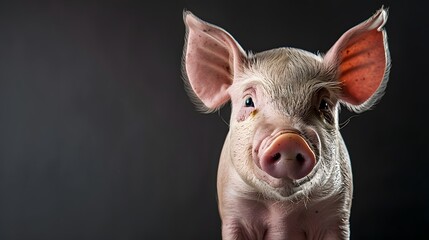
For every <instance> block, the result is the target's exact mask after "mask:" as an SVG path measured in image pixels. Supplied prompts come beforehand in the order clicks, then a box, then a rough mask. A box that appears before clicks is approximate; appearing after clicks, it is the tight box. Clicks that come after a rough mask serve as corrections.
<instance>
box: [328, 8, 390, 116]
mask: <svg viewBox="0 0 429 240" xmlns="http://www.w3.org/2000/svg"><path fill="white" fill-rule="evenodd" d="M386 21H387V12H386V10H384V9H380V10H379V11H377V13H376V14H374V15H373V16H372V17H371V18H370V19H368V20H367V21H365V22H363V23H361V24H359V25H357V26H355V27H353V28H351V29H350V30H348V31H347V32H346V33H344V34H343V35H342V36H341V38H340V39H339V40H338V41H337V42H336V43H335V45H334V46H333V47H332V48H331V49H330V50H329V51H328V52H327V53H326V55H325V57H324V63H325V65H326V66H327V67H329V68H335V71H336V72H337V76H338V79H339V80H340V81H341V84H340V85H341V96H340V99H341V101H342V102H343V103H344V104H346V105H347V106H348V107H349V108H350V109H352V110H354V111H356V112H362V111H365V110H367V109H369V108H370V107H371V106H373V105H374V104H375V103H376V102H377V101H378V100H379V99H380V98H381V96H382V95H383V93H384V90H385V88H386V84H387V81H388V75H389V67H390V55H389V49H388V46H387V37H386V32H385V30H384V29H383V26H384V24H385V23H386Z"/></svg>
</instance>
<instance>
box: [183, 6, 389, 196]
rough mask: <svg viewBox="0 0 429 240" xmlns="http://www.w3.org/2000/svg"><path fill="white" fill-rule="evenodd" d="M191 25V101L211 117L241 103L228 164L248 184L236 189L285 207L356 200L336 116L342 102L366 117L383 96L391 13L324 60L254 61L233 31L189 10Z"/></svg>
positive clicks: (299, 53) (270, 55)
mask: <svg viewBox="0 0 429 240" xmlns="http://www.w3.org/2000/svg"><path fill="white" fill-rule="evenodd" d="M184 20H185V24H186V26H187V37H186V39H187V41H186V43H185V49H184V62H183V63H184V64H183V71H184V77H185V83H186V84H187V86H188V90H189V93H190V95H191V98H192V99H193V100H194V101H195V102H196V104H197V106H198V107H199V108H200V109H202V110H204V111H207V112H210V111H215V110H217V109H219V108H220V107H222V106H223V105H224V104H225V103H227V102H228V101H231V103H232V113H231V121H230V133H229V135H228V139H227V142H226V145H228V146H226V147H224V150H225V149H227V150H226V151H223V152H222V154H226V155H227V156H224V157H221V161H222V160H223V161H230V162H231V164H232V168H233V169H234V171H235V172H237V173H238V175H239V176H240V178H241V180H243V181H244V182H245V183H247V184H246V187H243V185H240V186H241V187H242V188H246V189H239V190H238V189H235V190H234V191H240V192H249V191H252V192H253V193H257V194H262V196H263V197H264V198H271V199H276V200H286V199H290V200H293V199H295V198H298V197H302V196H304V197H307V198H310V197H315V196H317V197H318V198H319V199H322V198H324V197H326V196H327V195H329V194H328V193H329V192H330V191H331V190H334V191H337V192H338V191H340V192H341V191H343V189H347V190H344V192H348V193H351V188H352V187H351V173H350V163H349V159H348V154H347V150H346V148H345V145H344V142H343V140H342V138H341V135H340V133H339V129H338V117H337V114H338V109H339V104H340V103H341V104H344V105H346V106H347V107H348V108H349V109H351V110H354V111H356V112H362V111H364V110H366V109H368V108H370V107H371V106H373V105H374V104H375V103H376V102H377V101H378V99H380V97H381V96H382V94H383V92H384V89H385V87H386V84H387V79H388V71H389V66H390V58H389V51H388V48H387V42H386V35H385V31H384V30H383V25H384V24H385V22H386V20H387V13H386V11H385V10H383V9H382V10H380V11H378V12H377V13H376V14H375V15H374V16H373V17H371V18H370V19H368V20H367V21H365V22H363V23H361V24H359V25H357V26H355V27H353V28H351V29H350V30H348V31H347V32H345V33H344V34H343V35H342V36H341V37H340V38H339V39H338V41H337V42H336V43H335V44H334V45H333V46H332V47H331V48H330V50H329V51H328V52H327V53H326V54H325V55H314V54H312V53H309V52H306V51H303V50H299V49H293V48H279V49H274V50H269V51H266V52H261V53H257V54H251V53H246V52H245V51H244V50H243V49H242V48H241V46H240V45H239V44H238V43H237V42H236V41H235V40H234V38H233V37H232V36H231V35H230V34H229V33H227V32H226V31H225V30H223V29H221V28H219V27H216V26H214V25H211V24H209V23H206V22H204V21H201V20H199V19H198V18H196V17H195V16H193V15H192V14H190V13H189V12H185V14H184ZM224 152H225V153H224ZM225 159H226V160H225ZM222 171H231V170H230V169H229V168H226V167H225V168H222ZM221 175H222V176H230V175H234V174H231V173H230V172H229V173H223V174H221ZM234 176H235V175H234ZM220 180H221V181H222V179H220ZM230 180H231V179H227V181H230ZM241 180H237V179H234V180H231V181H241ZM226 185H228V186H229V187H231V186H234V184H233V183H228V184H225V185H222V184H221V186H226ZM236 185H237V184H236ZM248 186H250V188H247V187H248ZM249 189H251V190H249ZM255 189H256V191H255ZM348 196H349V197H350V196H351V194H348ZM257 197H259V196H257Z"/></svg>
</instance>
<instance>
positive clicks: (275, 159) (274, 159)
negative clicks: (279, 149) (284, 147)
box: [272, 153, 281, 162]
mask: <svg viewBox="0 0 429 240" xmlns="http://www.w3.org/2000/svg"><path fill="white" fill-rule="evenodd" d="M280 157H281V155H280V153H276V154H274V156H273V158H272V159H273V161H274V162H275V161H278V160H279V159H280Z"/></svg>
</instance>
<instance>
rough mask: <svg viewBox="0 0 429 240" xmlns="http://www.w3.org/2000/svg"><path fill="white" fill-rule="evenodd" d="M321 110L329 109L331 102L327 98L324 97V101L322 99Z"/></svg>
mask: <svg viewBox="0 0 429 240" xmlns="http://www.w3.org/2000/svg"><path fill="white" fill-rule="evenodd" d="M319 110H320V111H329V103H328V102H327V101H326V100H325V99H322V101H320V105H319Z"/></svg>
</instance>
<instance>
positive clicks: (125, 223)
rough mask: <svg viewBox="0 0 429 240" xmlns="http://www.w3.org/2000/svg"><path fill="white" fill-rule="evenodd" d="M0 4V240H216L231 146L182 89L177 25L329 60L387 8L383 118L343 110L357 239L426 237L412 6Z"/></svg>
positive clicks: (422, 33)
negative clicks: (222, 173) (220, 167)
mask: <svg viewBox="0 0 429 240" xmlns="http://www.w3.org/2000/svg"><path fill="white" fill-rule="evenodd" d="M11 2H12V1H10V2H9V1H8V2H6V1H1V3H0V114H1V115H0V239H5V240H9V239H220V219H219V217H218V212H217V205H216V189H215V185H216V171H217V162H218V156H219V153H220V149H221V146H222V144H223V140H224V137H225V135H226V133H227V131H228V127H227V125H226V124H225V123H224V121H223V120H224V119H226V120H227V119H228V109H226V110H222V111H221V112H220V113H219V114H218V113H214V114H211V115H204V114H200V113H198V112H196V111H195V109H194V106H193V105H192V104H191V102H190V101H189V99H188V97H187V95H186V93H185V91H184V89H183V83H182V79H181V70H180V65H181V55H182V47H183V39H184V32H185V29H184V25H183V21H182V10H183V9H185V8H186V9H188V10H191V11H193V12H194V13H195V14H196V15H197V16H199V17H201V18H202V19H204V20H206V21H209V22H212V23H215V24H217V25H219V26H222V27H223V28H225V29H227V30H228V31H229V32H230V33H231V34H232V35H233V36H234V37H235V38H236V39H237V40H238V41H239V42H240V44H241V45H242V46H243V48H244V49H246V50H252V51H255V52H258V51H263V50H266V49H271V48H275V47H281V46H290V47H297V48H302V49H306V50H308V51H310V52H314V53H316V52H317V51H320V52H325V51H327V50H328V49H329V47H330V46H331V45H332V44H333V43H334V42H335V41H336V40H337V39H338V37H339V36H340V35H341V34H342V33H343V32H344V31H346V30H347V29H349V28H350V27H352V26H354V25H356V24H358V23H360V22H361V21H363V20H365V19H367V18H368V17H370V16H371V15H372V14H373V13H375V11H376V10H377V9H379V8H380V7H381V6H382V5H384V6H385V7H388V8H389V12H390V15H389V20H388V22H387V25H386V29H387V33H388V36H389V45H390V51H391V56H392V69H391V74H390V82H389V85H388V88H387V92H386V94H385V96H384V98H383V99H382V100H381V102H380V103H379V104H378V105H377V106H376V107H375V109H374V110H371V111H368V112H365V113H363V114H360V115H356V114H352V113H349V112H348V111H347V110H346V109H343V111H342V114H341V119H342V122H346V120H347V119H348V118H350V117H352V116H354V117H352V118H351V121H350V122H349V123H348V124H347V125H346V126H345V127H343V129H342V133H343V136H344V138H345V141H346V143H347V145H348V149H349V152H350V155H351V158H352V165H353V173H354V186H355V191H354V201H353V208H352V216H351V237H352V239H422V238H423V236H426V237H427V236H428V235H429V234H428V233H427V229H428V227H429V208H428V206H427V205H428V203H429V197H428V195H429V194H428V192H429V189H428V186H429V185H428V180H427V177H428V176H429V175H428V173H427V172H428V160H429V159H428V156H427V154H428V149H429V144H428V138H427V135H428V133H429V132H428V126H427V124H428V122H429V121H428V113H427V108H428V105H427V103H428V100H427V98H428V96H429V94H428V91H427V80H428V79H427V78H428V77H427V75H428V74H427V70H428V69H427V68H428V67H427V55H428V45H427V44H428V34H427V29H428V26H429V24H428V21H427V20H428V18H427V16H428V14H427V10H426V9H425V8H424V7H423V5H422V3H423V1H422V3H418V2H416V1H354V2H347V1H334V0H327V1H310V0H300V1H287V0H284V1H278V2H272V1H230V0H222V1H221V0H218V1H154V2H146V1H98V2H93V1H32V2H19V1H14V2H13V3H11Z"/></svg>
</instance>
